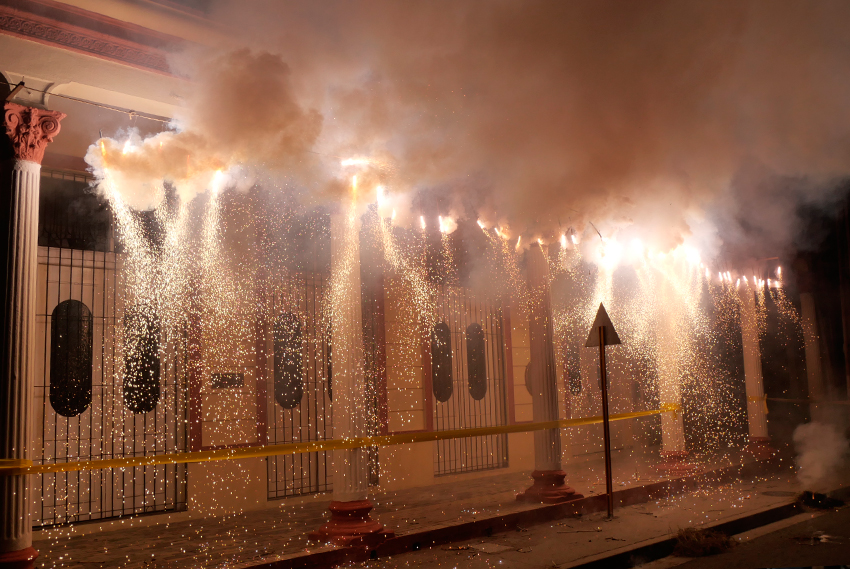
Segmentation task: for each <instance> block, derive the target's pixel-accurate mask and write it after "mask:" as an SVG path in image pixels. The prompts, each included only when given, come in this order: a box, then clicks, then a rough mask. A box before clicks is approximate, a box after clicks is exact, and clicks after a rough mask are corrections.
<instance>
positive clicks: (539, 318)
mask: <svg viewBox="0 0 850 569" xmlns="http://www.w3.org/2000/svg"><path fill="white" fill-rule="evenodd" d="M527 262H528V269H527V270H528V287H529V289H530V293H531V300H530V303H529V310H528V331H529V341H530V347H531V364H530V365H531V368H530V369H529V372H530V373H529V376H530V379H531V401H532V416H533V419H534V422H535V423H538V422H542V421H555V420H557V419H558V387H557V384H556V370H555V351H554V346H553V343H552V342H553V337H554V333H553V327H552V310H551V306H550V304H551V300H550V291H549V263H548V261H547V260H546V257H545V254H544V252H543V250H542V248H541V247H539V246H538V245H537V244H536V243H535V244H534V245H532V246H531V248H530V249H529V251H528V259H527ZM534 469H535V470H538V471H548V470H561V437H560V429H546V430H543V431H535V432H534Z"/></svg>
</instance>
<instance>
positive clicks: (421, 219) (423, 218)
mask: <svg viewBox="0 0 850 569" xmlns="http://www.w3.org/2000/svg"><path fill="white" fill-rule="evenodd" d="M419 225H421V226H422V229H425V216H422V215H420V216H419Z"/></svg>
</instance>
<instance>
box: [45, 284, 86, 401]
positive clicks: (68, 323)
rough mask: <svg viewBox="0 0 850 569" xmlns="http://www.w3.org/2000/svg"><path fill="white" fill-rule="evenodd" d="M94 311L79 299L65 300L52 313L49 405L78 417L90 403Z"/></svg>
mask: <svg viewBox="0 0 850 569" xmlns="http://www.w3.org/2000/svg"><path fill="white" fill-rule="evenodd" d="M92 324H93V322H92V315H91V311H90V310H89V309H88V307H87V306H86V305H85V304H83V303H82V302H80V301H79V300H65V301H62V302H60V303H59V304H58V305H56V308H54V309H53V314H52V315H51V316H50V405H52V406H53V409H54V410H55V411H56V412H57V413H59V414H60V415H62V416H63V417H76V416H77V415H79V414H80V413H82V412H83V411H85V410H86V409H87V408H88V406H89V405H91V377H92Z"/></svg>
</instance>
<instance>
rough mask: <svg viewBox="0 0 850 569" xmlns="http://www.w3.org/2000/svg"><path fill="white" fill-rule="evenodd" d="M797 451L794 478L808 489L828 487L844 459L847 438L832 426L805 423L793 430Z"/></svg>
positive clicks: (812, 490) (825, 488)
mask: <svg viewBox="0 0 850 569" xmlns="http://www.w3.org/2000/svg"><path fill="white" fill-rule="evenodd" d="M794 446H795V447H796V450H797V478H798V479H799V480H800V484H802V486H803V489H804V490H807V491H810V492H824V491H827V490H831V489H832V488H831V484H834V483H835V482H836V480H835V478H836V475H837V474H838V473H839V472H840V469H841V468H842V465H843V464H844V461H845V460H846V458H847V452H848V450H850V447H848V442H847V439H846V438H845V437H844V435H843V434H842V433H841V431H840V430H839V429H837V428H836V427H835V426H833V425H830V424H827V423H818V422H812V423H805V424H802V425H800V426H799V427H797V428H796V429H795V430H794Z"/></svg>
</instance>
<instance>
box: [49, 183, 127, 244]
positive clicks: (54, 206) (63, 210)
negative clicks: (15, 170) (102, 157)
mask: <svg viewBox="0 0 850 569" xmlns="http://www.w3.org/2000/svg"><path fill="white" fill-rule="evenodd" d="M41 174H42V175H41V186H40V192H39V206H38V244H39V245H40V246H42V247H64V248H66V249H80V250H85V251H110V250H111V243H110V234H111V227H112V214H111V212H110V210H109V206H108V205H107V204H106V202H105V200H103V199H102V198H101V197H100V196H98V195H97V194H96V193H95V192H94V191H93V190H92V189H91V188H90V187H89V185H90V183H91V180H90V179H89V177H88V176H84V175H77V174H70V173H63V172H60V171H54V170H51V169H49V168H42V170H41Z"/></svg>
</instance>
